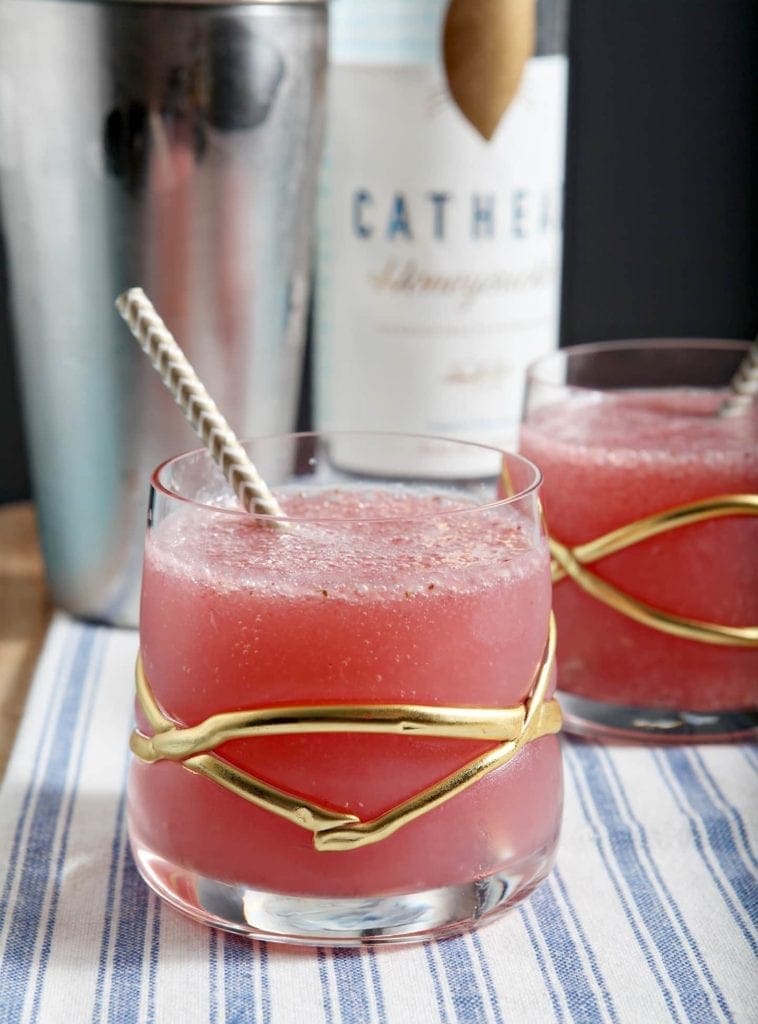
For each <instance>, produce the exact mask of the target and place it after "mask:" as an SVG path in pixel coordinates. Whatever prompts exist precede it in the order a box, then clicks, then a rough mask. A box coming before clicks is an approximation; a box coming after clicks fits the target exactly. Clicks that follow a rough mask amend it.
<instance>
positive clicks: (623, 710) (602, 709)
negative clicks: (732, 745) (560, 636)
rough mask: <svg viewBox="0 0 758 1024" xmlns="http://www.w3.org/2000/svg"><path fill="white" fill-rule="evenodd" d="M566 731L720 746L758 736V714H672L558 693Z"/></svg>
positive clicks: (592, 736)
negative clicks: (718, 744)
mask: <svg viewBox="0 0 758 1024" xmlns="http://www.w3.org/2000/svg"><path fill="white" fill-rule="evenodd" d="M556 696H557V697H558V699H559V700H560V704H561V710H562V712H563V728H564V730H565V731H566V732H570V733H574V734H575V735H578V736H586V737H588V738H590V739H600V740H622V741H624V740H631V741H634V742H638V743H639V742H646V741H648V742H655V743H719V742H722V743H723V742H725V741H727V740H746V739H751V738H755V737H756V736H758V713H757V712H755V711H672V710H669V709H667V708H642V707H634V706H630V705H623V704H607V703H605V702H604V701H597V700H589V699H588V698H587V697H577V696H575V695H574V694H571V693H565V692H564V691H559V692H558V693H557V694H556Z"/></svg>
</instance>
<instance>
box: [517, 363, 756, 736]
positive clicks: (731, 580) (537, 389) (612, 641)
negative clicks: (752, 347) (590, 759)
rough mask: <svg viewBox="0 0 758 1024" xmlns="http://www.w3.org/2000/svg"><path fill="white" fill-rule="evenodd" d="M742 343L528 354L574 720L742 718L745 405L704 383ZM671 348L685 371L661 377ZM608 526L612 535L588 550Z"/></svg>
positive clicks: (748, 696)
mask: <svg viewBox="0 0 758 1024" xmlns="http://www.w3.org/2000/svg"><path fill="white" fill-rule="evenodd" d="M743 351H744V348H743V347H740V346H739V345H736V344H734V345H726V346H717V345H716V346H714V345H712V344H711V345H709V344H708V343H700V344H699V345H698V344H697V343H693V344H692V345H691V346H689V347H687V346H685V345H684V344H683V343H682V344H680V345H678V346H677V345H672V344H669V345H660V346H655V345H650V344H648V345H645V344H641V345H638V346H629V347H623V346H622V345H621V344H619V345H611V346H606V347H605V348H602V347H600V346H580V347H579V348H577V349H569V350H567V352H565V353H561V354H559V355H557V356H555V357H553V362H552V365H550V361H545V364H544V365H542V364H536V365H535V367H534V368H533V372H532V379H531V382H530V402H529V405H528V408H527V415H526V418H525V422H524V424H523V427H522V435H521V450H522V452H523V453H524V454H525V455H526V456H527V457H528V458H530V459H532V460H533V461H535V462H536V463H537V464H538V465H539V466H540V468H541V469H542V471H543V474H544V478H545V479H544V489H543V501H544V505H545V513H546V516H547V521H548V528H549V530H550V534H551V536H552V537H553V538H554V540H555V541H556V542H558V545H557V547H556V548H555V550H554V553H555V556H556V566H555V570H556V571H555V577H556V580H557V582H556V586H555V597H554V605H555V610H556V617H557V621H558V628H559V632H560V644H559V652H558V685H559V689H560V691H561V693H563V694H565V695H566V701H565V709H566V710H567V720H568V722H569V723H570V725H572V726H573V727H574V728H578V729H580V730H581V731H590V732H605V731H609V730H614V729H620V730H630V731H637V733H638V734H639V733H640V732H644V731H650V732H653V733H656V734H658V735H674V736H677V735H680V736H681V735H698V734H699V735H707V734H715V735H719V734H723V733H732V732H739V731H742V730H745V729H749V728H751V727H752V726H754V724H755V714H754V712H755V709H756V705H757V704H758V628H756V624H758V519H756V518H755V515H756V512H758V497H756V492H758V410H757V409H756V408H755V406H754V407H753V408H752V409H748V410H747V411H746V412H745V413H744V414H743V415H741V416H735V417H730V418H720V417H719V416H718V415H717V413H718V409H719V407H720V405H721V403H722V402H723V400H724V396H725V390H724V388H719V389H716V388H709V387H707V386H704V385H707V383H708V376H707V375H708V374H709V373H711V374H712V376H711V379H712V380H714V381H718V382H719V383H720V382H722V381H723V382H727V381H728V380H729V368H731V367H733V366H735V365H736V364H737V363H738V362H739V358H740V355H741V354H742V352H743ZM719 357H720V359H721V362H723V367H721V369H720V370H719V371H718V375H716V370H715V363H714V360H715V361H716V362H718V361H719ZM674 362H675V363H676V373H677V374H680V377H679V378H678V379H679V380H681V383H682V385H684V386H680V387H674V386H672V385H673V383H674V382H675V380H676V379H677V378H676V376H675V375H674V374H673V368H672V366H671V365H670V364H672V363H674ZM574 363H575V364H576V366H574V365H573V364H574ZM719 365H721V363H719ZM670 371H671V372H670ZM589 373H592V374H594V377H592V378H588V377H587V374H589ZM646 374H647V376H646ZM586 379H591V380H593V381H597V382H599V384H598V386H596V387H587V386H583V385H582V383H581V382H582V381H583V380H586ZM625 381H632V382H633V386H630V387H623V384H624V382H625ZM654 381H657V382H658V385H659V386H648V385H652V384H653V382H654ZM695 385H698V386H695ZM711 499H719V500H717V501H715V502H714V501H711ZM688 505H689V506H692V509H691V511H690V513H686V512H684V511H682V512H680V513H677V514H675V515H671V516H669V513H671V511H672V510H675V509H680V510H681V509H682V508H683V507H684V506H688ZM660 514H664V515H663V518H664V519H666V520H667V521H666V523H665V528H663V529H658V527H660V526H661V519H660V518H658V517H659V516H660ZM648 517H654V518H653V519H652V520H651V519H649V518H648ZM640 521H641V525H640V527H639V528H637V527H636V526H635V524H638V523H640ZM633 527H634V530H635V531H636V532H634V533H633V532H632V528H633ZM653 527H655V528H653ZM618 530H621V533H622V537H621V543H620V544H611V545H610V547H609V550H608V552H606V553H604V552H603V551H593V550H592V544H593V543H594V542H596V541H598V539H599V538H603V537H606V536H607V535H609V534H612V532H613V531H618ZM586 545H590V549H589V550H587V549H586V548H583V546H586ZM613 548H615V550H611V549H613ZM572 555H574V556H577V555H578V556H579V561H580V562H581V563H582V564H580V565H579V566H578V567H577V566H576V564H575V563H574V564H573V565H572V564H571V562H570V560H571V556H572ZM577 569H578V572H577ZM572 573H573V576H572ZM597 581H599V584H600V589H599V590H598V589H596V587H595V584H596V582H597ZM606 584H608V585H609V586H608V587H606V586H605V585H606ZM627 599H629V600H627ZM640 607H641V608H642V611H641V614H640V615H636V612H638V611H639V610H640ZM648 612H650V613H651V614H650V615H648ZM659 613H660V614H659Z"/></svg>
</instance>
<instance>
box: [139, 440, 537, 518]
mask: <svg viewBox="0 0 758 1024" xmlns="http://www.w3.org/2000/svg"><path fill="white" fill-rule="evenodd" d="M351 437H355V438H360V437H365V438H377V439H378V438H388V439H395V440H396V439H400V438H402V439H403V440H408V441H433V442H436V443H442V444H453V445H456V446H459V447H467V448H474V449H476V450H477V451H491V452H493V453H494V454H496V455H498V456H500V457H501V459H502V457H503V456H507V457H508V458H509V459H511V460H514V461H515V462H517V463H520V464H521V465H523V466H525V467H526V468H527V469H528V470H529V471H530V472H531V480H530V481H529V483H528V485H527V486H525V487H522V488H520V489H519V490H518V491H516V492H515V493H514V494H509V495H507V496H506V497H504V498H497V499H495V500H494V501H488V502H485V503H483V504H477V505H474V506H468V507H466V508H452V509H445V510H442V511H439V512H425V513H423V514H422V515H407V516H405V515H398V516H371V515H364V516H355V515H353V516H291V517H290V516H285V517H281V516H272V515H267V514H265V513H262V512H246V511H245V510H244V509H241V508H224V507H222V506H220V505H213V504H210V503H209V502H206V501H198V500H197V499H196V498H189V497H187V496H186V495H184V494H179V493H178V492H177V491H175V490H173V489H172V488H171V487H170V486H168V485H167V484H165V483H164V482H163V481H162V480H161V475H162V474H163V472H164V471H165V470H166V469H168V468H169V467H170V466H174V465H176V464H177V463H180V462H183V461H184V460H188V459H190V458H192V457H194V456H198V455H205V456H206V457H207V458H208V459H209V460H211V465H212V466H214V467H215V468H218V467H216V464H215V462H213V461H212V458H211V455H210V453H209V451H208V449H207V448H206V447H205V446H204V445H200V446H198V447H197V448H191V449H189V450H188V451H183V452H177V453H176V454H175V455H171V456H169V457H168V458H167V459H164V460H163V461H162V462H160V463H159V464H158V465H157V466H156V467H155V469H154V470H153V471H152V473H151V474H150V490H151V492H153V493H158V494H161V495H162V496H163V497H165V498H168V499H170V500H171V501H176V502H181V503H182V504H184V505H188V506H194V507H195V508H200V509H204V510H205V511H207V512H217V513H224V514H227V515H230V516H236V517H237V518H240V517H244V518H245V519H246V520H254V521H260V522H267V523H280V522H282V520H283V518H284V519H286V520H287V521H288V522H293V523H304V524H305V523H321V524H331V525H339V524H340V523H389V522H409V523H410V522H424V521H428V520H430V519H439V518H441V517H444V518H447V517H448V516H455V515H471V514H472V513H476V512H486V511H490V510H492V509H499V508H505V507H506V506H508V505H513V504H515V503H516V502H519V501H523V500H524V499H525V498H528V497H530V496H531V495H536V494H537V492H538V491H539V489H540V487H541V486H542V480H543V476H542V471H541V470H540V468H539V466H537V465H536V464H535V463H534V462H532V460H531V459H528V458H527V457H526V456H525V455H521V454H520V453H519V452H513V451H510V450H509V449H506V448H498V447H497V445H491V444H485V443H484V442H479V441H464V440H462V439H460V438H455V437H444V436H438V435H434V434H413V433H406V432H405V431H388V430H295V431H291V432H288V433H283V434H261V435H256V436H254V437H249V438H245V439H243V440H241V441H240V444H241V445H242V446H243V448H245V447H246V446H248V445H252V444H257V443H260V442H264V443H265V442H268V441H270V442H276V441H285V440H292V441H294V440H301V439H306V438H314V439H319V438H321V439H324V440H325V439H331V438H334V439H340V438H351ZM218 471H219V473H220V472H221V470H218ZM501 472H502V471H501ZM370 475H371V474H367V476H370ZM497 475H499V474H491V475H490V477H488V479H492V478H494V477H495V476H497ZM373 476H374V479H375V481H376V483H377V486H379V487H381V486H382V485H386V484H388V483H390V482H392V483H402V482H404V481H411V480H412V481H415V482H416V483H423V482H424V481H423V479H421V478H420V477H419V475H418V474H417V473H416V474H410V475H402V476H401V475H400V474H399V473H398V474H395V475H390V474H385V473H379V472H377V473H375V474H373ZM481 478H484V474H482V477H481ZM460 479H461V477H459V476H452V477H451V478H450V483H451V484H452V483H454V482H455V481H457V480H460ZM475 479H480V478H472V482H474V480H475ZM430 480H431V481H433V482H436V483H440V482H441V481H440V479H439V478H436V477H432V478H430Z"/></svg>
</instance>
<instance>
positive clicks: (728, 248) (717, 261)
mask: <svg viewBox="0 0 758 1024" xmlns="http://www.w3.org/2000/svg"><path fill="white" fill-rule="evenodd" d="M757 92H758V2H756V0H573V4H572V11H571V86H570V111H569V132H568V151H567V175H566V216H565V259H564V283H563V313H562V322H561V336H562V342H563V343H564V344H572V343H575V342H580V341H595V340H601V339H607V338H624V337H626V338H628V337H644V336H653V335H669V336H676V335H679V336H682V335H687V336H695V337H697V336H700V337H707V336H711V337H731V338H749V337H752V336H754V335H755V333H756V331H757V330H758V254H757V252H756V249H757V248H758V202H757V192H758V161H757V159H756V158H757V157H758V132H757V131H756V130H755V129H754V128H753V127H752V121H753V119H756V120H758V117H757V116H756V115H758V109H757V108H758V104H757V103H756V94H757ZM0 242H1V239H0ZM306 414H307V407H306ZM28 493H29V481H28V473H27V468H26V461H25V457H24V450H23V438H22V430H21V423H20V417H19V412H18V402H17V389H16V379H15V375H14V371H13V365H12V356H11V326H10V322H9V317H8V311H7V280H6V276H5V267H4V264H3V258H2V246H1V245H0V501H8V500H13V499H16V498H21V497H25V496H27V495H28Z"/></svg>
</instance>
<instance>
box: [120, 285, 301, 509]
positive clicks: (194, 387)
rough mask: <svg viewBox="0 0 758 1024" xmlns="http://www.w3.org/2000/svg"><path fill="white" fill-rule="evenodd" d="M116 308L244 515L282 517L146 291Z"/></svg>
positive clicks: (136, 291) (131, 294)
mask: <svg viewBox="0 0 758 1024" xmlns="http://www.w3.org/2000/svg"><path fill="white" fill-rule="evenodd" d="M116 309H117V310H118V311H119V313H120V314H121V316H122V317H123V318H124V320H126V322H127V323H128V325H129V327H130V328H131V332H132V334H133V335H134V337H135V338H136V339H137V341H138V342H139V344H140V346H141V348H142V349H143V350H144V351H145V352H146V353H147V355H148V356H149V358H150V362H151V363H152V364H153V366H154V367H155V369H156V370H157V371H158V373H159V374H160V376H161V380H162V381H163V383H164V384H165V385H166V387H167V388H168V390H169V391H170V392H171V394H172V395H173V397H174V401H175V402H176V404H177V405H178V406H179V408H180V409H181V410H182V412H183V413H184V415H185V416H186V417H187V419H188V420H189V422H190V424H191V425H192V428H193V430H194V431H195V433H196V434H197V435H198V437H199V438H200V439H201V440H202V442H203V444H204V445H205V446H206V448H207V449H208V451H209V452H210V454H211V456H212V457H213V460H214V462H215V463H216V464H217V465H218V466H219V468H220V469H221V472H222V473H223V474H224V476H225V477H226V479H227V480H228V481H229V485H230V486H231V488H232V490H233V491H234V493H235V494H236V495H237V498H238V500H239V502H240V504H241V505H242V507H243V508H244V509H245V511H246V512H258V513H261V514H263V515H267V516H282V517H283V516H284V513H283V512H282V509H281V507H280V505H279V503H278V502H277V500H276V498H275V497H274V496H273V494H272V493H271V491H270V490H269V489H268V487H267V486H266V483H265V482H264V480H263V478H262V477H261V476H260V474H259V473H258V470H257V469H256V468H255V466H254V465H253V463H252V462H251V461H250V459H249V457H248V454H247V452H246V451H245V449H244V448H243V447H242V445H241V444H240V443H239V441H238V440H237V437H236V436H235V434H234V431H233V430H232V428H231V427H230V426H229V424H228V423H227V422H226V420H225V419H224V417H223V416H222V415H221V412H220V411H219V409H218V407H217V406H216V403H215V402H214V401H213V399H212V398H211V396H210V395H209V394H208V392H207V391H206V389H205V387H204V385H203V383H202V382H201V380H200V378H199V377H198V376H197V374H196V373H195V371H194V369H193V368H192V366H191V364H190V362H189V360H188V359H187V357H186V356H185V354H184V353H183V352H182V350H181V348H180V347H179V345H178V344H177V342H176V341H175V339H174V337H173V336H172V334H171V332H170V331H169V330H168V328H167V327H166V325H165V324H164V323H163V321H162V320H161V318H160V317H159V316H158V314H157V312H156V311H155V307H154V306H153V304H152V302H151V301H150V299H148V297H147V296H146V295H145V293H144V292H143V291H142V289H141V288H130V289H129V291H126V292H124V293H123V295H119V297H118V298H117V299H116ZM276 525H280V526H281V525H283V524H276Z"/></svg>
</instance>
